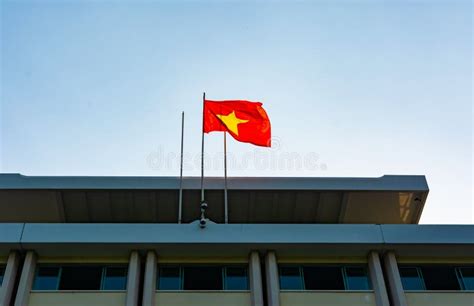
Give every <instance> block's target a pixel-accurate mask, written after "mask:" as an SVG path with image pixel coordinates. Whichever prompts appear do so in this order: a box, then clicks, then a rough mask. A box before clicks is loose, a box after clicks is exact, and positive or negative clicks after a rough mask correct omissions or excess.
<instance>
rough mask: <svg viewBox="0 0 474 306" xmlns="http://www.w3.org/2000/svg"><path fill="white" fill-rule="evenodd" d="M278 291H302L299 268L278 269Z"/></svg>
mask: <svg viewBox="0 0 474 306" xmlns="http://www.w3.org/2000/svg"><path fill="white" fill-rule="evenodd" d="M280 289H283V290H303V280H302V279H301V275H300V268H299V267H280Z"/></svg>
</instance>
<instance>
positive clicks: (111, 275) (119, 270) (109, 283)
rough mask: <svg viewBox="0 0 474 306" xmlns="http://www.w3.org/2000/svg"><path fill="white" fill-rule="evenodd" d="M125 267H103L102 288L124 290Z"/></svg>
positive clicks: (125, 285)
mask: <svg viewBox="0 0 474 306" xmlns="http://www.w3.org/2000/svg"><path fill="white" fill-rule="evenodd" d="M126 288H127V269H126V268H125V267H105V268H104V278H103V280H102V290H125V289H126Z"/></svg>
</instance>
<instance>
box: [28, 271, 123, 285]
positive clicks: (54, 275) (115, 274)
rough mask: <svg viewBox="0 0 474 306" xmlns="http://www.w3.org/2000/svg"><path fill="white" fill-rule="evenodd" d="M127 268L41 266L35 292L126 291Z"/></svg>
mask: <svg viewBox="0 0 474 306" xmlns="http://www.w3.org/2000/svg"><path fill="white" fill-rule="evenodd" d="M126 283H127V269H126V268H125V267H103V266H83V265H75V266H74V265H73V266H39V267H38V269H37V271H36V276H35V280H34V282H33V290H125V289H126V286H127V284H126Z"/></svg>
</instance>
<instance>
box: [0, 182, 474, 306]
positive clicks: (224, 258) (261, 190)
mask: <svg viewBox="0 0 474 306" xmlns="http://www.w3.org/2000/svg"><path fill="white" fill-rule="evenodd" d="M179 186H180V182H179V179H178V178H175V177H26V176H22V175H18V174H1V175H0V284H1V287H0V306H59V305H61V306H64V305H68V306H69V305H70V306H84V305H90V306H112V305H113V306H122V305H126V306H183V305H186V306H188V305H193V306H204V305H206V306H207V305H226V306H234V305H235V306H237V305H239V306H247V305H248V306H307V305H308V306H309V305H325V306H329V305H334V306H338V305H351V306H437V305H439V306H448V305H449V306H451V305H454V306H455V305H463V306H472V305H474V226H472V225H418V221H419V219H420V216H421V213H422V211H423V207H424V205H425V202H426V199H427V196H428V185H427V182H426V179H425V177H423V176H383V177H380V178H263V177H262V178H256V177H254V178H229V180H228V188H229V190H228V209H226V208H225V205H224V200H223V199H224V182H223V180H222V179H221V178H206V180H205V187H206V191H205V196H206V202H207V203H208V205H209V206H208V209H207V210H206V217H207V218H208V220H207V222H206V225H205V227H202V226H200V222H199V221H200V216H201V211H200V194H201V193H200V180H199V178H192V177H189V178H185V179H184V181H183V193H182V194H183V197H182V200H183V201H182V207H181V208H180V207H179V199H178V195H179ZM446 209H449V203H447V207H446ZM225 220H228V222H227V223H226V222H225Z"/></svg>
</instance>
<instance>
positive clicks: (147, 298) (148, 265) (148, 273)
mask: <svg viewBox="0 0 474 306" xmlns="http://www.w3.org/2000/svg"><path fill="white" fill-rule="evenodd" d="M156 269H157V259H156V253H155V251H148V253H147V254H146V262H145V280H144V283H143V302H142V305H143V306H155V295H156Z"/></svg>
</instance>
